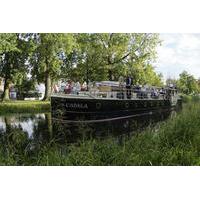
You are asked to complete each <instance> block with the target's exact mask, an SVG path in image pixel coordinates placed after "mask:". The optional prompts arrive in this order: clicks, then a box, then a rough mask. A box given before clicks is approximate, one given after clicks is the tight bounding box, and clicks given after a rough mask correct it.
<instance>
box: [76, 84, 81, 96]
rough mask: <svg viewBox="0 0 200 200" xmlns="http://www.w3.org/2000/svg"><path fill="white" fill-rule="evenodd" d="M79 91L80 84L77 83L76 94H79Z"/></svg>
mask: <svg viewBox="0 0 200 200" xmlns="http://www.w3.org/2000/svg"><path fill="white" fill-rule="evenodd" d="M80 91H81V84H80V83H79V81H78V82H77V83H76V93H77V94H79V92H80Z"/></svg>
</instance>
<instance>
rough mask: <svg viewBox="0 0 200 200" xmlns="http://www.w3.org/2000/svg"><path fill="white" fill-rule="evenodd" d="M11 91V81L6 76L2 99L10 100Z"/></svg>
mask: <svg viewBox="0 0 200 200" xmlns="http://www.w3.org/2000/svg"><path fill="white" fill-rule="evenodd" d="M9 92H10V87H9V81H8V79H7V78H5V83H4V89H3V95H2V100H3V101H9V100H10V95H9Z"/></svg>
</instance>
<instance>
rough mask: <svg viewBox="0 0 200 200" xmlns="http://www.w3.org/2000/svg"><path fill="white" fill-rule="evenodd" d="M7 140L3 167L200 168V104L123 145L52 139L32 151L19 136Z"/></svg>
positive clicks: (2, 144) (0, 153)
mask: <svg viewBox="0 0 200 200" xmlns="http://www.w3.org/2000/svg"><path fill="white" fill-rule="evenodd" d="M5 137H6V138H7V139H5ZM5 137H3V136H1V138H0V164H1V165H106V166H107V165H145V166H146V165H200V103H199V102H198V103H197V102H196V103H194V102H191V103H188V104H186V105H184V108H183V110H182V111H181V112H180V113H179V114H177V115H176V116H173V117H172V118H170V119H168V120H167V121H165V122H161V123H158V124H157V125H156V126H154V127H149V128H147V129H146V130H145V131H143V132H142V133H139V134H136V135H134V136H132V137H131V138H130V139H126V140H124V141H123V142H122V143H120V144H119V143H117V142H116V140H115V139H106V140H90V141H81V142H80V143H79V144H78V145H77V144H76V145H64V146H59V145H58V144H57V143H56V141H54V140H53V139H52V140H51V141H50V142H49V143H46V144H43V145H42V144H39V145H38V146H37V147H36V146H35V149H34V151H33V150H32V151H30V150H28V149H29V148H28V146H30V143H28V142H27V141H26V139H24V137H23V136H22V135H20V134H19V133H17V132H16V133H10V136H8V135H6V136H5ZM9 138H10V139H9Z"/></svg>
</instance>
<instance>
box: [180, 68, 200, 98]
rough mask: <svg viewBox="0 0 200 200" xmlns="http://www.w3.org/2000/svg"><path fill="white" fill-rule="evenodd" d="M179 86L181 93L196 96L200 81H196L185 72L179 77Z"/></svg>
mask: <svg viewBox="0 0 200 200" xmlns="http://www.w3.org/2000/svg"><path fill="white" fill-rule="evenodd" d="M177 85H178V88H179V89H180V91H181V92H182V93H184V94H196V93H198V92H199V86H198V81H196V79H195V78H194V76H192V75H190V74H188V72H186V71H183V72H182V73H181V74H180V75H179V80H178V82H177Z"/></svg>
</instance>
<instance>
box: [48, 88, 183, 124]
mask: <svg viewBox="0 0 200 200" xmlns="http://www.w3.org/2000/svg"><path fill="white" fill-rule="evenodd" d="M157 91H158V89H157ZM181 104H182V100H181V97H180V95H179V94H178V92H177V90H176V89H175V88H170V87H168V88H164V89H163V88H162V90H161V91H159V92H157V94H156V95H155V94H154V93H152V88H151V89H146V90H145V91H142V90H141V89H136V88H131V89H126V88H118V89H115V90H113V91H112V89H111V88H109V89H108V87H107V89H106V88H105V87H104V89H102V88H101V89H100V90H99V89H98V90H96V89H95V90H92V89H91V90H90V91H84V92H78V93H76V94H63V93H54V94H52V96H51V110H52V117H53V118H57V119H62V120H102V119H112V118H113V119H115V118H119V117H122V118H123V117H127V116H134V115H140V114H151V113H153V112H162V111H165V110H170V109H175V108H177V107H179V108H180V107H181Z"/></svg>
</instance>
